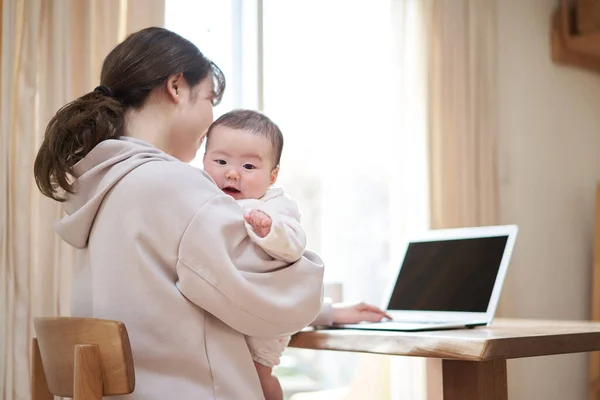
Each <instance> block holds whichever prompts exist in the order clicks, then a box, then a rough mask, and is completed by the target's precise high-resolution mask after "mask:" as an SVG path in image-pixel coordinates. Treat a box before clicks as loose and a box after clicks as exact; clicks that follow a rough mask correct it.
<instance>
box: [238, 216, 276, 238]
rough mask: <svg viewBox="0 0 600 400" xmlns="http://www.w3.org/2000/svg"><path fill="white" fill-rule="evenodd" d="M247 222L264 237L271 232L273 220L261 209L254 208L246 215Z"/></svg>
mask: <svg viewBox="0 0 600 400" xmlns="http://www.w3.org/2000/svg"><path fill="white" fill-rule="evenodd" d="M244 219H245V220H246V222H248V223H249V224H250V226H251V227H252V229H254V232H255V233H256V234H257V235H258V236H259V237H261V238H264V237H265V236H267V235H268V234H269V232H271V224H272V223H273V220H271V217H269V216H268V215H267V214H265V213H264V212H262V211H259V210H252V211H250V212H249V213H248V214H245V215H244Z"/></svg>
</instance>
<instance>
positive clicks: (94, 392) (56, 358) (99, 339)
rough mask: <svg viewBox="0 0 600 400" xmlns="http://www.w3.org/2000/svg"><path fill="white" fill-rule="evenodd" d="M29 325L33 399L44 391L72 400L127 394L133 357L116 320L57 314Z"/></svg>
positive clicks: (132, 377)
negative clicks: (33, 333) (33, 336)
mask: <svg viewBox="0 0 600 400" xmlns="http://www.w3.org/2000/svg"><path fill="white" fill-rule="evenodd" d="M33 323H34V325H35V331H36V335H37V338H36V339H34V340H33V353H32V354H33V355H32V357H33V371H32V393H33V396H34V397H33V399H34V400H38V399H36V397H35V396H36V395H37V396H38V397H39V398H40V399H44V400H45V399H48V398H52V397H51V396H50V393H51V394H52V395H56V396H62V397H70V398H74V399H76V400H78V399H88V398H89V399H96V398H98V399H101V398H102V396H117V395H124V394H129V393H131V392H133V390H134V388H135V374H134V368H133V356H132V353H131V345H130V343H129V336H128V335H127V330H126V329H125V325H124V324H123V323H122V322H119V321H109V320H101V319H90V318H66V317H58V318H35V319H34V322H33ZM40 360H41V364H42V365H43V368H42V365H39V362H40ZM40 374H41V376H40ZM45 385H47V386H46V387H47V389H46V388H44V386H45Z"/></svg>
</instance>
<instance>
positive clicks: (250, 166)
mask: <svg viewBox="0 0 600 400" xmlns="http://www.w3.org/2000/svg"><path fill="white" fill-rule="evenodd" d="M244 168H246V169H254V168H256V167H255V166H254V165H252V164H244Z"/></svg>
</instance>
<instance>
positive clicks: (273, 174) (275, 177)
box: [269, 166, 279, 185]
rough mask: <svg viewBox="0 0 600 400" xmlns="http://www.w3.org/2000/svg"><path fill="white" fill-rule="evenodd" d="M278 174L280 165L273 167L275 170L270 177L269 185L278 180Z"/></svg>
mask: <svg viewBox="0 0 600 400" xmlns="http://www.w3.org/2000/svg"><path fill="white" fill-rule="evenodd" d="M278 174H279V166H277V167H275V168H273V171H271V178H270V179H269V185H272V184H274V183H275V182H277V175H278Z"/></svg>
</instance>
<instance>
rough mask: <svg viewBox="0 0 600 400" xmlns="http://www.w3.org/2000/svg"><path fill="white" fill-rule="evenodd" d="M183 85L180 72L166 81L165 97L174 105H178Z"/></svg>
mask: <svg viewBox="0 0 600 400" xmlns="http://www.w3.org/2000/svg"><path fill="white" fill-rule="evenodd" d="M183 84H184V81H183V74H182V73H181V72H180V73H178V74H175V75H171V76H170V77H169V79H167V97H168V98H169V99H171V100H173V101H174V102H175V103H176V104H179V99H180V95H181V87H182V85H183Z"/></svg>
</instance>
